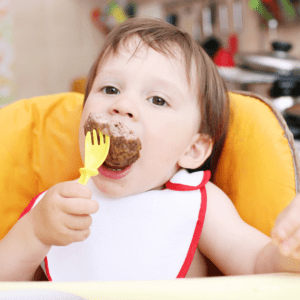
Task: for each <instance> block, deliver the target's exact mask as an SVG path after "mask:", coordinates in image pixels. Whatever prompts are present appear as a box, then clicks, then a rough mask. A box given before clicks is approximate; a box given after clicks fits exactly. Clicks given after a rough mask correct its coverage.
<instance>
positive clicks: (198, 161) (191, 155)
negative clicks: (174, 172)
mask: <svg viewBox="0 0 300 300" xmlns="http://www.w3.org/2000/svg"><path fill="white" fill-rule="evenodd" d="M212 148H213V142H212V140H211V138H210V137H209V136H207V135H203V134H202V135H201V134H200V133H198V134H196V135H195V136H194V138H193V139H192V141H191V144H190V145H189V147H188V148H187V149H186V152H185V153H184V154H183V155H182V156H181V157H180V159H179V161H178V165H179V166H180V167H182V168H184V169H196V168H199V167H200V166H201V165H202V164H203V163H204V162H205V161H206V159H207V158H208V157H209V156H210V154H211V152H212Z"/></svg>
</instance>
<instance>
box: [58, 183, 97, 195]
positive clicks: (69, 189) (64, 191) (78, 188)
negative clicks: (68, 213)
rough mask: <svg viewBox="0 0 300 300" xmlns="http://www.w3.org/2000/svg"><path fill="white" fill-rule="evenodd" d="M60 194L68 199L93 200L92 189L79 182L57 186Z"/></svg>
mask: <svg viewBox="0 0 300 300" xmlns="http://www.w3.org/2000/svg"><path fill="white" fill-rule="evenodd" d="M57 189H58V193H59V194H60V195H61V196H62V197H67V198H73V197H74V198H87V199H91V198H92V192H91V189H90V188H89V187H88V186H86V185H83V184H80V183H79V182H77V181H66V182H61V183H59V184H57Z"/></svg>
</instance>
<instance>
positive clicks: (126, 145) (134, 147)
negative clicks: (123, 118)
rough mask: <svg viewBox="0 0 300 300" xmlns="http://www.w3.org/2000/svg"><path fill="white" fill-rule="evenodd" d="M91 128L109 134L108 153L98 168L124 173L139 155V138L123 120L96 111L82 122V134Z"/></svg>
mask: <svg viewBox="0 0 300 300" xmlns="http://www.w3.org/2000/svg"><path fill="white" fill-rule="evenodd" d="M93 129H96V130H100V131H101V132H102V133H104V134H106V135H109V136H110V147H109V153H108V156H107V158H106V160H105V162H104V163H103V166H102V167H100V169H101V170H102V169H103V170H104V171H105V172H106V171H107V172H108V171H110V172H114V173H119V174H121V173H122V174H123V173H124V174H125V173H126V172H127V169H128V170H129V169H130V168H129V167H130V166H131V165H132V164H133V163H134V162H135V161H136V160H137V159H138V158H139V157H140V154H139V152H140V150H141V148H142V147H141V142H140V140H139V138H138V137H137V136H136V135H135V134H134V132H133V131H132V130H130V129H129V128H128V127H127V126H126V125H125V124H124V123H123V122H118V121H110V120H108V119H107V118H105V117H104V115H102V114H97V113H90V114H89V116H88V119H87V121H86V122H85V124H84V134H85V135H86V133H87V132H88V131H92V130H93ZM99 172H100V171H99ZM107 172H106V173H107ZM100 173H101V172H100Z"/></svg>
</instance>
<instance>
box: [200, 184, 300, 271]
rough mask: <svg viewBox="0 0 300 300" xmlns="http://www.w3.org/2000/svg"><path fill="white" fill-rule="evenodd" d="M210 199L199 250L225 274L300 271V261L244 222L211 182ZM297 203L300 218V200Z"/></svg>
mask: <svg viewBox="0 0 300 300" xmlns="http://www.w3.org/2000/svg"><path fill="white" fill-rule="evenodd" d="M207 196H208V197H207V199H208V200H207V212H206V217H205V221H204V225H203V230H202V234H201V238H200V241H199V249H200V251H201V252H202V253H203V254H204V255H205V256H207V257H208V258H209V259H210V260H211V261H212V262H213V263H214V264H215V265H216V266H217V267H218V268H219V269H220V270H221V271H222V272H223V273H224V274H225V275H246V274H256V273H278V272H290V271H298V272H300V267H299V265H300V260H298V261H297V260H296V259H291V257H288V256H286V255H284V253H283V252H282V251H281V248H280V247H279V246H278V245H275V243H274V242H272V239H271V238H270V237H268V236H266V235H265V234H263V233H262V232H260V231H258V230H257V229H255V228H253V227H251V226H250V225H248V224H247V223H245V222H244V221H243V220H242V219H241V218H240V216H239V215H238V213H237V211H236V209H235V207H234V205H233V203H232V202H231V200H230V199H229V198H228V197H227V195H226V194H225V193H224V192H222V191H221V190H220V189H219V188H218V187H216V186H215V185H214V184H212V183H210V182H208V184H207ZM298 200H299V201H298V202H299V203H298V204H299V205H298V206H299V215H300V197H299V199H298ZM249 205H251V203H249ZM282 214H284V212H283V213H282ZM293 215H296V214H295V211H294V213H293ZM282 218H283V217H282ZM284 219H285V220H287V218H286V217H285V218H284ZM295 219H297V218H294V219H293V220H295ZM298 220H299V217H298ZM291 223H293V222H291ZM298 224H299V226H298V228H300V222H298ZM279 227H280V226H279ZM298 232H300V230H299V231H298ZM299 236H300V235H299ZM298 240H300V239H298ZM299 244H300V242H299ZM297 266H298V267H297Z"/></svg>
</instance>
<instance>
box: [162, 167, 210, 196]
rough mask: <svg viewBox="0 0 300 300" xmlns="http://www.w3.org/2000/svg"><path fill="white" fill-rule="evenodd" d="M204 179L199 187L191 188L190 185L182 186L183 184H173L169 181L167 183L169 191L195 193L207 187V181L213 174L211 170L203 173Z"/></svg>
mask: <svg viewBox="0 0 300 300" xmlns="http://www.w3.org/2000/svg"><path fill="white" fill-rule="evenodd" d="M203 173H204V174H203V179H202V181H201V183H200V184H198V185H197V186H190V185H185V184H181V183H173V182H171V181H168V182H167V183H166V188H168V189H169V190H173V191H195V190H199V189H200V188H201V187H203V186H205V184H206V183H207V181H209V179H210V176H211V173H210V171H209V170H206V171H203Z"/></svg>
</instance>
